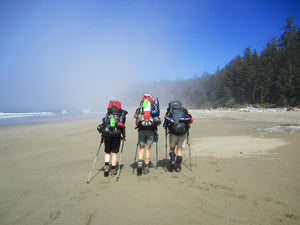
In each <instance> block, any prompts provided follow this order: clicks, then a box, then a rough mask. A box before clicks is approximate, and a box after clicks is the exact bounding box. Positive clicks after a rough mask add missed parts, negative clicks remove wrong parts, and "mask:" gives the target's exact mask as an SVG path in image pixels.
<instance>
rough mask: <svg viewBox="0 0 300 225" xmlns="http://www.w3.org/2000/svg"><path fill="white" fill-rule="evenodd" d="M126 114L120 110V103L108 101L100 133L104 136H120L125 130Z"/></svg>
mask: <svg viewBox="0 0 300 225" xmlns="http://www.w3.org/2000/svg"><path fill="white" fill-rule="evenodd" d="M127 113H128V112H127V111H125V110H123V109H122V108H121V102H119V101H110V102H109V104H108V108H107V113H106V115H105V117H104V118H103V119H102V122H103V123H102V124H101V125H99V126H101V127H102V129H101V131H100V130H99V129H98V130H99V132H100V133H103V135H104V136H111V137H113V136H120V135H121V133H122V132H123V129H124V128H125V122H126V114H127Z"/></svg>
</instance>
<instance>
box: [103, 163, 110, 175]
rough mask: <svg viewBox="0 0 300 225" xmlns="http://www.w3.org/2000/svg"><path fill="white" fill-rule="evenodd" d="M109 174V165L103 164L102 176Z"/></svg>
mask: <svg viewBox="0 0 300 225" xmlns="http://www.w3.org/2000/svg"><path fill="white" fill-rule="evenodd" d="M108 174H109V165H105V166H104V176H105V177H107V176H108Z"/></svg>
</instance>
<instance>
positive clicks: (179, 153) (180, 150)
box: [177, 146, 182, 157]
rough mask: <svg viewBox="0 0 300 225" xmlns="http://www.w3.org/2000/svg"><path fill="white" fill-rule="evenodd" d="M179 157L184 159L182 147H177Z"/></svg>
mask: <svg viewBox="0 0 300 225" xmlns="http://www.w3.org/2000/svg"><path fill="white" fill-rule="evenodd" d="M177 156H181V157H182V147H180V146H177Z"/></svg>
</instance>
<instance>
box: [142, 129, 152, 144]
mask: <svg viewBox="0 0 300 225" xmlns="http://www.w3.org/2000/svg"><path fill="white" fill-rule="evenodd" d="M153 142H154V131H153V130H139V133H138V144H139V145H140V146H145V145H148V146H151V145H152V144H153Z"/></svg>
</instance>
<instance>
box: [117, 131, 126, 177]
mask: <svg viewBox="0 0 300 225" xmlns="http://www.w3.org/2000/svg"><path fill="white" fill-rule="evenodd" d="M124 141H125V138H124V137H123V141H122V149H121V155H120V161H119V170H118V175H117V181H119V178H120V173H121V161H122V155H123V148H124Z"/></svg>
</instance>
